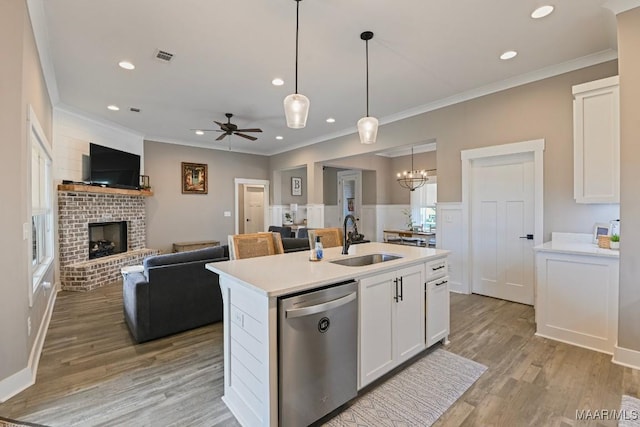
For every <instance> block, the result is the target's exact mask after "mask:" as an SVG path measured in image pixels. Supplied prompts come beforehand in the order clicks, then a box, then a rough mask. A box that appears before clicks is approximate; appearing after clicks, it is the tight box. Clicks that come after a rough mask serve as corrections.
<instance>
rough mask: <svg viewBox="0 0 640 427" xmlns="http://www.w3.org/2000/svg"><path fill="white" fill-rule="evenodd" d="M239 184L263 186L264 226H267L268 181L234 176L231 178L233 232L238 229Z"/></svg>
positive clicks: (236, 232) (237, 231)
mask: <svg viewBox="0 0 640 427" xmlns="http://www.w3.org/2000/svg"><path fill="white" fill-rule="evenodd" d="M240 184H248V185H262V186H264V204H263V206H264V226H265V228H266V227H267V224H270V222H269V181H268V180H265V179H251V178H234V179H233V193H234V205H235V234H238V233H239V231H240V223H239V221H240V216H239V215H238V214H239V213H240V206H239V203H240V201H239V192H238V187H239V186H240Z"/></svg>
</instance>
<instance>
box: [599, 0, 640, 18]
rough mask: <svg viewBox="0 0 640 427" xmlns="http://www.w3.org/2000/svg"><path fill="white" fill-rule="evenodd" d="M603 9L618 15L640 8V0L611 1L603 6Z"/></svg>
mask: <svg viewBox="0 0 640 427" xmlns="http://www.w3.org/2000/svg"><path fill="white" fill-rule="evenodd" d="M602 7H604V8H605V9H609V10H610V11H612V12H613V13H615V14H616V15H618V14H620V13H622V12H626V11H628V10H631V9H635V8H636V7H640V0H609V1H608V2H606V3H605V4H603V5H602Z"/></svg>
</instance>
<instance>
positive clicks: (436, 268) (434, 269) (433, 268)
mask: <svg viewBox="0 0 640 427" xmlns="http://www.w3.org/2000/svg"><path fill="white" fill-rule="evenodd" d="M442 268H444V264H442V265H439V266H438V267H431V270H432V271H437V270H440V269H442Z"/></svg>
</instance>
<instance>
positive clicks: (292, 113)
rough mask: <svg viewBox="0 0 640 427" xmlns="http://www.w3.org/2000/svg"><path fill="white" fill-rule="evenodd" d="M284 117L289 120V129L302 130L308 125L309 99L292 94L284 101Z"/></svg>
mask: <svg viewBox="0 0 640 427" xmlns="http://www.w3.org/2000/svg"><path fill="white" fill-rule="evenodd" d="M284 115H285V117H286V119H287V127H290V128H292V129H302V128H303V127H305V126H306V125H307V116H308V115H309V98H307V97H306V96H304V95H302V94H300V93H292V94H291V95H289V96H287V97H286V98H285V99H284Z"/></svg>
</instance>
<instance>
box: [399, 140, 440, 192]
mask: <svg viewBox="0 0 640 427" xmlns="http://www.w3.org/2000/svg"><path fill="white" fill-rule="evenodd" d="M434 170H435V169H430V170H424V169H422V170H417V169H414V168H413V147H411V170H408V171H404V172H402V173H398V179H397V180H396V181H398V184H400V187H402V188H406V189H407V190H409V191H414V190H415V189H416V188H420V187H422V186H423V185H425V184H426V183H427V182H428V181H429V176H428V173H429V172H432V171H434Z"/></svg>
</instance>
